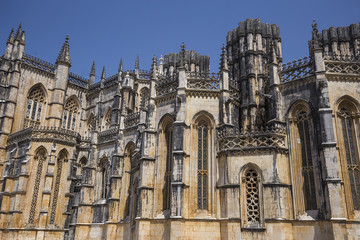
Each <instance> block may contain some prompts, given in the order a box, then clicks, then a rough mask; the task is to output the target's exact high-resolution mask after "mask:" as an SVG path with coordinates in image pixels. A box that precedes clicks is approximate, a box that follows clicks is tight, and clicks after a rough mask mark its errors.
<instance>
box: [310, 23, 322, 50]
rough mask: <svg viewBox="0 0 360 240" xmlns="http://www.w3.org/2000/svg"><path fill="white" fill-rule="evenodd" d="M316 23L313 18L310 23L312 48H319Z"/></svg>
mask: <svg viewBox="0 0 360 240" xmlns="http://www.w3.org/2000/svg"><path fill="white" fill-rule="evenodd" d="M317 27H318V26H317V23H316V21H315V20H313V24H312V40H311V42H312V46H313V48H319V47H320V34H319V31H318V29H317Z"/></svg>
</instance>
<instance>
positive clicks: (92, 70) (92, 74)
mask: <svg viewBox="0 0 360 240" xmlns="http://www.w3.org/2000/svg"><path fill="white" fill-rule="evenodd" d="M90 76H95V61H93V64H92V66H91V71H90Z"/></svg>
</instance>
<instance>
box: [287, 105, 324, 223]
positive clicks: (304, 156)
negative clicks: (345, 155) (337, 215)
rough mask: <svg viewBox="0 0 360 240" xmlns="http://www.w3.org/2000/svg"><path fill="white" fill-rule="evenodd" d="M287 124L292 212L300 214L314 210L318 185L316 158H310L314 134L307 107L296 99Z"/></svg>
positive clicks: (312, 154)
mask: <svg viewBox="0 0 360 240" xmlns="http://www.w3.org/2000/svg"><path fill="white" fill-rule="evenodd" d="M289 127H290V140H291V166H292V178H293V182H294V185H293V187H294V198H295V208H296V213H297V214H298V215H299V216H300V215H302V214H304V212H305V211H310V210H317V209H318V203H317V202H318V196H317V195H316V189H317V188H320V184H319V183H318V182H317V180H316V178H315V176H316V175H317V174H318V173H317V168H316V162H317V161H316V159H314V158H316V156H317V154H316V152H315V151H316V148H315V147H314V145H315V139H314V136H315V134H314V128H313V124H312V118H311V114H310V107H309V105H308V104H307V103H305V102H298V103H296V104H295V105H294V106H293V107H292V109H291V111H290V115H289ZM317 186H318V187H317ZM308 213H310V212H308ZM314 214H316V213H314ZM312 217H316V216H315V215H313V216H312Z"/></svg>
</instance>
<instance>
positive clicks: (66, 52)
mask: <svg viewBox="0 0 360 240" xmlns="http://www.w3.org/2000/svg"><path fill="white" fill-rule="evenodd" d="M59 63H65V64H68V65H69V66H71V59H70V48H69V35H66V38H65V42H64V44H63V46H62V48H61V50H60V53H59V56H58V57H57V59H56V64H59Z"/></svg>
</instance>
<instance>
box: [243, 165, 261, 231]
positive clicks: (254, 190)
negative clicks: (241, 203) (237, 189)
mask: <svg viewBox="0 0 360 240" xmlns="http://www.w3.org/2000/svg"><path fill="white" fill-rule="evenodd" d="M244 182H245V183H244V185H245V191H246V202H245V204H246V221H247V225H259V224H260V200H259V198H260V196H259V177H258V173H257V172H256V170H254V169H248V170H247V171H246V172H245V174H244Z"/></svg>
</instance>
